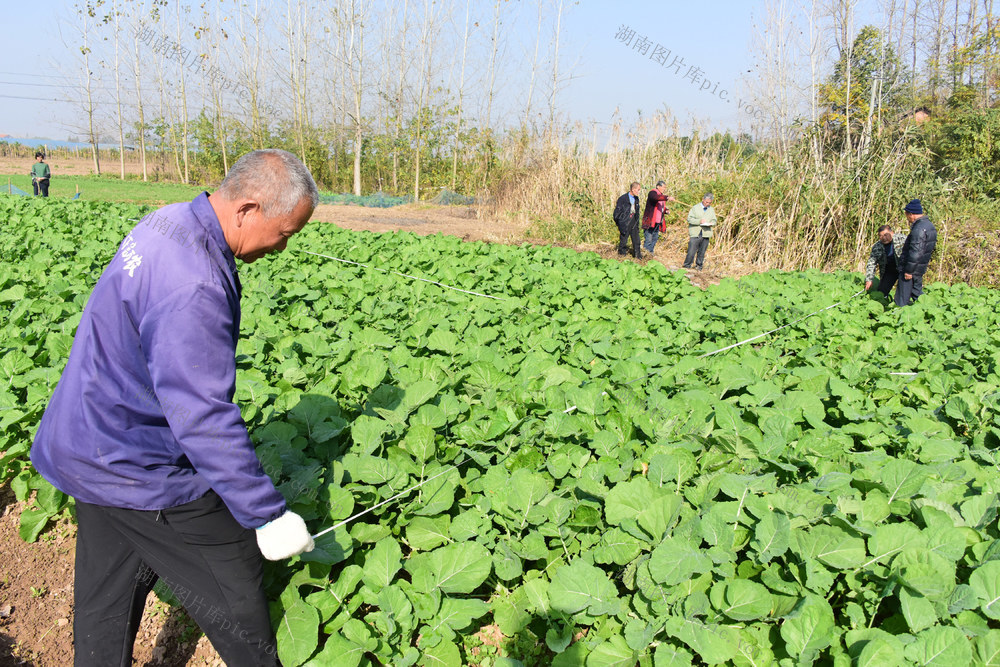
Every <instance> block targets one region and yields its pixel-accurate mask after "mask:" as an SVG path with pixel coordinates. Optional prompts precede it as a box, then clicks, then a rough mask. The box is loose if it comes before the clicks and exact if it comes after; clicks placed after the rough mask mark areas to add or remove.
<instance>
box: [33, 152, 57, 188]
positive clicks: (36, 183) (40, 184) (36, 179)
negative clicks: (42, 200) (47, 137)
mask: <svg viewBox="0 0 1000 667" xmlns="http://www.w3.org/2000/svg"><path fill="white" fill-rule="evenodd" d="M51 175H52V172H51V171H49V165H47V164H45V154H44V153H42V152H41V151H38V152H37V153H35V164H33V165H31V187H32V189H34V191H35V196H36V197H37V196H38V194H39V193H41V195H42V196H43V197H48V196H49V176H51Z"/></svg>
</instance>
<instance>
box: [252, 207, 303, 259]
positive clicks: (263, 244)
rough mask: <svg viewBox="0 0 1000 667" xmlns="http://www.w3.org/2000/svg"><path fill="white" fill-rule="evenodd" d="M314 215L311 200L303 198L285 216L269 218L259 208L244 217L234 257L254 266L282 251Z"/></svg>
mask: <svg viewBox="0 0 1000 667" xmlns="http://www.w3.org/2000/svg"><path fill="white" fill-rule="evenodd" d="M312 212H313V209H312V206H311V205H310V202H309V200H308V199H303V200H302V201H300V202H299V203H298V205H297V206H296V207H295V208H294V209H292V212H291V213H288V214H285V215H276V216H272V217H266V218H265V217H263V216H262V215H261V214H260V209H256V208H255V209H254V210H252V211H249V212H247V213H245V214H243V222H242V225H241V227H240V236H239V241H238V243H237V245H238V247H237V249H236V251H235V252H234V253H233V254H234V255H236V256H237V257H239V258H240V259H241V260H243V261H244V262H246V263H247V264H250V263H251V262H255V261H257V260H258V259H260V258H261V257H263V256H264V255H267V254H269V253H272V252H281V251H282V250H284V249H285V246H287V245H288V239H290V238H291V237H292V236H293V235H294V234H296V233H297V232H299V231H301V230H302V228H303V227H305V226H306V223H307V222H308V221H309V216H311V215H312Z"/></svg>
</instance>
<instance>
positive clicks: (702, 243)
mask: <svg viewBox="0 0 1000 667" xmlns="http://www.w3.org/2000/svg"><path fill="white" fill-rule="evenodd" d="M706 250H708V239H707V238H705V237H704V236H693V237H691V238H690V239H688V251H687V256H685V257H684V268H685V269H690V268H691V262H695V266H697V267H698V270H699V271H701V269H702V267H703V266H705V251H706Z"/></svg>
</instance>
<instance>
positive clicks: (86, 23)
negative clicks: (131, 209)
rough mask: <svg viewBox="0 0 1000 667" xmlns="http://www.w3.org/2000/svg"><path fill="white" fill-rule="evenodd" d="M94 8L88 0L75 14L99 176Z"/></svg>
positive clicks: (89, 127)
mask: <svg viewBox="0 0 1000 667" xmlns="http://www.w3.org/2000/svg"><path fill="white" fill-rule="evenodd" d="M95 9H96V8H95V7H94V6H93V5H92V4H91V3H89V2H88V3H87V5H86V7H77V15H78V16H79V17H80V21H81V22H80V36H81V38H82V43H81V45H80V53H81V54H82V55H83V88H84V93H85V95H86V102H85V103H84V113H86V115H87V137H88V141H89V142H90V154H91V157H93V159H94V173H95V174H96V175H98V176H100V175H101V157H100V147H99V146H98V136H97V131H96V128H95V126H94V115H95V114H96V109H95V106H94V96H93V87H94V73H93V72H92V71H91V69H90V56H91V48H90V31H91V30H92V29H93V28H94V25H93V23H92V22H91V21H90V19H91V18H92V17H93V16H94V10H95Z"/></svg>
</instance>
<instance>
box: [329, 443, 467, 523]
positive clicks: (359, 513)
mask: <svg viewBox="0 0 1000 667" xmlns="http://www.w3.org/2000/svg"><path fill="white" fill-rule="evenodd" d="M466 460H468V461H471V460H472V458H471V457H470V458H469V459H466ZM462 463H465V461H463V462H462ZM459 465H461V464H459ZM452 470H458V466H457V465H453V466H448V467H447V468H446V469H444V470H442V471H441V472H439V473H438V474H436V475H434V476H432V477H428V478H427V479H425V480H424V481H422V482H420V483H419V484H416V485H414V486H411V487H410V488H408V489H406V490H405V491H400V492H399V493H397V494H396V495H394V496H393V497H392V498H387V499H385V500H383V501H382V502H380V503H378V504H377V505H372V506H371V507H369V508H368V509H366V510H364V511H363V512H358V513H357V514H355V515H354V516H349V517H347V518H346V519H344V520H343V521H341V522H340V523H336V524H334V525H332V526H330V527H329V528H327V529H326V530H321V531H320V532H318V533H316V534H315V535H313V536H312V537H313V539H314V540H315V539H318V538H319V537H322V536H323V535H326V534H327V533H329V532H330V531H333V530H337V529H338V528H340V527H341V526H344V525H346V524H348V523H350V522H351V521H354V520H355V519H358V518H361V517H363V516H364V515H366V514H368V513H369V512H374V511H375V510H377V509H378V508H379V507H382V506H383V505H386V504H388V503H391V502H392V501H393V500H396V499H398V498H402V497H403V496H405V495H407V494H408V493H411V492H413V491H416V490H417V489H419V488H420V487H421V486H423V485H424V484H426V483H427V482H430V481H431V480H434V479H437V478H438V477H440V476H441V475H444V474H446V473H449V472H451V471H452Z"/></svg>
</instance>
